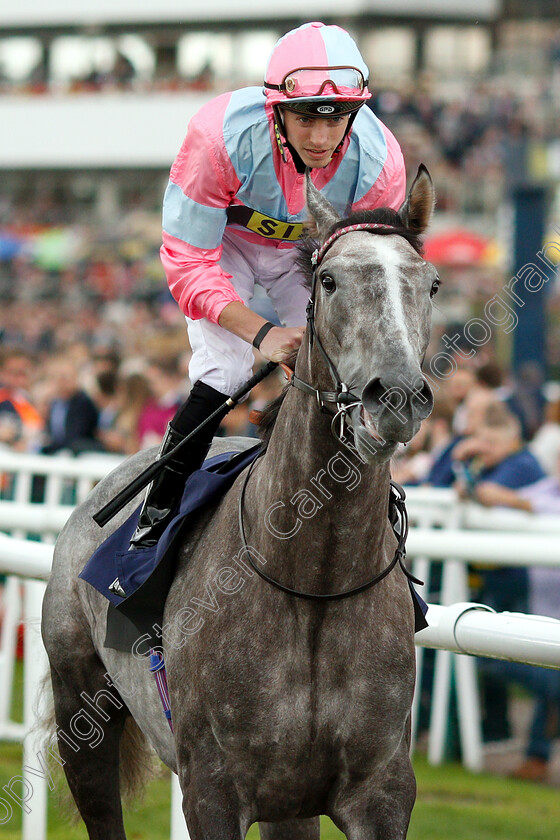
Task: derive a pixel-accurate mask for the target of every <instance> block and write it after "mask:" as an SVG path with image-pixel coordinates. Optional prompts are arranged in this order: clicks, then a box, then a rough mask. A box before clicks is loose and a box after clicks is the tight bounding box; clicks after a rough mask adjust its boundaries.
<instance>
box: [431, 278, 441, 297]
mask: <svg viewBox="0 0 560 840" xmlns="http://www.w3.org/2000/svg"><path fill="white" fill-rule="evenodd" d="M440 282H441V281H440V279H439V277H437V278H436V279H435V280H434V282H433V283H432V288H431V289H430V297H431V298H433V296H434V295H435V294H437V290H438V289H439V286H440Z"/></svg>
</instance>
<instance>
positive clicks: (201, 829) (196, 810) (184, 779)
mask: <svg viewBox="0 0 560 840" xmlns="http://www.w3.org/2000/svg"><path fill="white" fill-rule="evenodd" d="M213 752H214V751H213V750H212V748H209V749H208V750H207V751H206V750H205V755H203V756H202V757H201V760H199V761H198V760H196V758H194V760H193V757H192V756H191V759H190V761H189V759H188V758H187V756H186V754H185V753H184V751H183V750H181V749H180V748H179V747H178V749H177V766H178V770H179V781H180V783H181V790H182V791H183V814H184V815H185V822H186V823H187V828H188V830H189V836H190V838H191V840H218V838H219V840H243V838H244V837H245V834H246V831H247V829H248V827H249V821H248V820H246V819H243V817H242V815H241V812H240V806H239V798H238V796H237V792H236V790H235V786H234V784H233V782H232V781H231V780H230V779H229V778H228V776H227V775H226V774H225V773H223V772H220V771H219V770H218V771H217V772H215V770H216V768H218V767H219V766H220V764H221V762H220V759H219V757H216V759H215V760H213ZM244 826H245V830H244V828H243V827H244Z"/></svg>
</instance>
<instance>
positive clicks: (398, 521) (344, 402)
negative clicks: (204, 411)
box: [238, 222, 422, 602]
mask: <svg viewBox="0 0 560 840" xmlns="http://www.w3.org/2000/svg"><path fill="white" fill-rule="evenodd" d="M380 229H382V230H387V231H392V232H394V233H399V230H398V228H395V227H394V226H393V225H384V224H377V223H373V222H364V223H361V224H355V225H348V226H347V227H343V228H339V229H338V230H336V231H335V232H334V233H333V234H332V235H331V236H329V237H328V239H326V240H325V242H323V244H322V245H321V246H320V247H319V248H317V249H316V250H315V251H314V252H313V254H312V256H311V263H312V265H313V278H312V282H311V294H310V297H309V302H308V304H307V309H306V316H307V325H308V329H309V346H310V347H312V346H313V343H314V342H315V343H316V344H317V347H318V349H319V352H320V353H321V355H322V357H323V359H324V360H325V362H326V364H327V367H328V369H329V372H330V374H331V376H332V378H333V380H334V382H335V388H336V390H334V391H320V390H319V389H317V388H314V387H313V386H312V385H309V384H308V383H307V382H304V381H303V380H302V379H300V378H299V377H298V376H296V375H295V373H294V372H293V371H289V376H288V383H289V385H291V386H293V387H294V388H298V389H299V390H300V391H303V392H304V393H306V394H310V395H312V396H315V398H316V400H317V403H318V405H319V408H320V410H321V411H326V410H327V409H326V405H328V404H329V403H334V405H335V406H336V409H337V411H336V413H335V414H334V416H333V420H332V423H331V430H332V432H333V434H334V436H335V437H336V438H337V439H338V440H340V441H341V442H343V443H345V444H346V441H344V439H343V434H344V427H345V424H346V423H347V415H348V412H349V411H350V409H351V408H353V407H354V406H356V405H359V404H360V403H361V400H360V398H359V397H357V396H356V395H355V394H352V393H351V391H350V389H349V388H348V386H347V385H346V384H345V383H344V382H343V381H342V379H341V378H340V376H339V373H338V370H337V369H336V365H335V364H334V362H333V361H332V359H331V358H330V356H329V355H328V353H327V351H326V350H325V348H324V347H323V344H322V342H321V339H320V337H319V335H318V334H317V330H316V327H315V303H316V296H315V293H316V287H317V271H318V268H319V266H320V264H321V262H322V260H323V257H324V256H325V254H326V252H327V251H328V249H329V248H330V247H331V245H333V244H334V242H336V241H337V239H339V238H340V237H341V236H343V235H344V234H346V233H352V232H353V231H370V232H372V233H373V232H375V231H378V230H380ZM329 413H330V412H329ZM339 418H340V431H339V433H338V434H337V433H336V430H335V425H336V423H337V420H339ZM265 451H266V450H263V451H262V452H261V453H260V454H259V456H258V457H257V458H255V460H254V461H253V462H252V464H251V466H250V467H249V469H248V471H247V475H246V476H245V480H244V482H243V486H242V488H241V493H240V495H239V508H238V518H239V533H240V535H241V542H242V545H243V551H244V554H245V558H246V560H247V562H248V563H249V565H250V566H251V568H252V569H253V571H254V572H256V573H257V575H259V577H261V578H262V579H263V580H264V581H266V582H267V583H269V584H271V585H272V586H274V587H275V588H276V589H279V590H280V591H281V592H284V593H286V594H287V595H292V596H294V597H295V598H302V599H305V600H307V601H320V602H325V601H341V600H343V599H344V598H351V597H352V596H353V595H358V594H359V593H360V592H365V591H366V590H368V589H371V588H372V587H373V586H375V585H376V584H378V583H380V581H382V580H383V579H384V578H385V577H387V575H388V574H389V573H390V572H391V571H392V570H393V569H394V568H395V566H396V565H397V564H398V565H399V566H400V567H401V569H402V571H403V572H404V574H405V575H406V577H407V578H408V579H409V580H410V581H412V582H414V583H417V584H422V581H421V580H418V578H416V577H414V576H413V575H412V574H411V573H410V572H409V571H408V569H407V568H406V566H405V565H404V559H405V557H406V538H407V536H408V514H407V511H406V505H405V498H406V496H405V492H404V490H403V488H402V487H401V486H400V485H399V484H397V483H396V482H395V481H391V482H390V491H389V521H390V522H391V527H392V528H393V533H394V534H395V536H396V538H397V548H396V549H395V553H394V555H393V558H392V560H391V562H390V563H389V564H388V565H387V566H386V567H385V568H384V569H382V571H381V572H379V573H378V574H376V575H375V576H374V577H373V578H370V579H369V580H368V581H366V583H362V584H361V585H359V586H355V587H353V588H351V589H346V590H344V591H343V592H335V593H330V594H326V595H320V594H316V593H313V592H302V591H300V590H298V589H292V588H291V587H289V586H286V585H285V584H283V583H281V582H280V581H278V580H276V579H275V578H273V577H270V575H267V574H266V572H264V571H263V570H262V569H260V568H259V567H258V566H257V564H256V563H255V561H254V560H253V557H252V555H251V548H250V547H249V545H248V543H247V537H246V534H245V526H244V523H243V504H244V501H245V492H246V490H247V485H248V483H249V479H250V477H251V475H252V472H253V469H254V468H255V466H256V464H257V462H258V460H259V458H260V457H261V456H262V455H263V454H264V453H265Z"/></svg>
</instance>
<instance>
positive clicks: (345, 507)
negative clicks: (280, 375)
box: [246, 351, 390, 577]
mask: <svg viewBox="0 0 560 840" xmlns="http://www.w3.org/2000/svg"><path fill="white" fill-rule="evenodd" d="M301 357H302V353H301V351H300V355H299V357H298V367H297V373H298V376H300V377H301V378H302V379H303V380H304V381H306V382H309V383H311V382H312V380H311V374H310V372H309V366H308V364H307V361H306V359H305V357H304V360H303V362H302V360H301ZM312 384H313V387H321V388H322V389H325V390H332V388H333V384H332V382H331V380H330V377H328V375H327V374H326V372H323V374H322V375H321V376H320V377H319V382H317V381H313V383H312ZM331 419H332V418H331V416H330V415H329V414H326V413H322V412H321V411H320V410H319V407H318V405H317V401H316V400H315V399H314V398H313V397H312V396H311V395H309V394H306V393H303V392H302V391H300V390H298V389H296V388H290V389H289V391H288V393H287V395H286V397H285V399H284V403H283V405H282V408H281V410H280V413H279V415H278V418H277V420H276V424H275V427H274V430H273V433H272V436H271V439H270V442H269V445H268V449H267V453H266V455H265V456H264V459H263V461H262V463H261V465H260V466H259V469H258V470H257V471H255V474H254V480H253V479H252V481H251V483H252V484H253V487H252V492H251V493H250V496H248V503H247V506H246V511H247V517H248V519H250V520H253V523H252V525H253V527H252V528H251V531H252V534H253V535H255V536H254V539H256V538H257V537H256V532H255V530H254V522H255V514H256V511H258V514H257V515H258V516H260V517H261V519H260V521H261V522H262V521H263V519H264V523H265V526H266V531H265V532H264V534H263V531H262V530H261V529H259V530H261V534H263V535H264V536H265V538H266V542H267V550H268V552H269V553H270V554H271V555H272V556H275V555H277V554H279V555H281V556H282V568H283V569H286V566H287V565H289V563H290V558H292V560H293V562H295V563H296V564H297V557H298V556H299V557H300V558H301V554H302V552H303V551H305V552H311V553H312V554H313V558H314V562H313V565H314V567H315V568H316V569H317V568H318V567H317V563H318V562H319V560H318V559H317V558H321V557H323V558H324V559H325V562H326V563H327V564H329V565H330V561H331V560H332V559H333V553H335V554H336V557H337V568H338V569H339V570H340V574H341V575H342V577H344V575H345V570H346V572H348V570H350V569H351V570H355V569H356V568H359V567H360V565H361V561H363V562H364V563H365V564H366V566H367V568H368V569H369V570H373V569H375V568H376V567H378V566H379V567H382V566H383V565H384V563H385V561H386V557H385V553H384V551H382V550H381V548H382V546H383V544H384V540H385V536H386V532H387V527H388V518H387V517H388V500H389V477H390V476H389V468H388V465H387V464H383V465H380V466H372V465H367V464H364V463H363V462H362V461H361V460H360V459H359V457H358V455H357V454H355V453H354V452H353V451H352V450H351V449H350V448H348V447H347V446H345V445H344V444H343V443H342V442H340V441H338V440H337V439H336V438H335V437H334V436H333V434H332V432H331ZM267 532H268V533H267ZM288 534H290V535H291V536H290V537H289V541H290V550H289V551H287V540H288V537H287V536H286V535H288ZM269 535H270V536H269ZM282 535H284V536H282ZM292 548H293V549H295V550H292ZM298 576H299V570H298ZM354 577H355V575H354Z"/></svg>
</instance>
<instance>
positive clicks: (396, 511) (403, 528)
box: [239, 450, 422, 602]
mask: <svg viewBox="0 0 560 840" xmlns="http://www.w3.org/2000/svg"><path fill="white" fill-rule="evenodd" d="M265 451H266V450H265ZM262 455H264V451H263V453H261V455H259V456H258V458H255V460H254V461H253V463H252V464H251V466H250V467H249V469H248V471H247V475H246V476H245V480H244V482H243V487H242V488H241V494H240V496H239V532H240V534H241V542H242V545H243V549H244V553H245V559H246V560H247V562H248V563H249V565H250V567H251V568H252V569H253V571H254V572H256V573H257V574H258V575H259V577H261V578H262V579H263V580H264V581H266V582H267V583H270V584H271V586H274V587H275V588H276V589H279V590H280V591H281V592H284V593H286V595H292V596H293V597H294V598H302V599H304V600H306V601H322V602H325V601H342V600H344V599H345V598H351V597H352V596H353V595H359V594H360V592H365V591H366V590H367V589H371V588H372V587H373V586H375V585H376V584H378V583H380V582H381V581H382V580H383V578H385V577H387V575H388V574H389V572H392V571H393V569H394V568H395V566H396V565H397V563H398V564H399V566H400V567H401V569H402V571H403V572H404V574H405V575H406V577H407V578H408V579H409V580H411V581H413V582H414V583H418V584H421V583H422V581H421V580H418V578H416V577H414V575H412V574H411V573H410V572H409V571H408V569H407V568H406V566H405V565H404V562H403V561H404V559H405V557H406V538H407V536H408V514H407V512H406V505H405V498H406V496H405V492H404V490H403V488H402V487H401V486H400V484H397V483H396V482H395V481H391V489H390V495H389V521H390V522H391V527H392V528H393V533H394V534H395V536H396V538H397V540H398V544H397V548H396V549H395V553H394V555H393V559H392V560H391V562H390V563H389V564H388V565H387V566H385V568H384V569H383V570H382V571H381V572H379V573H378V574H376V575H375V576H374V577H372V578H370V580H368V581H366V583H362V584H360V585H359V586H354V587H352V589H345V590H344V591H343V592H333V593H328V594H326V595H319V594H317V593H315V592H302V591H301V590H299V589H292V588H291V587H289V586H286V585H285V584H283V583H281V582H280V581H279V580H276V579H275V578H273V577H270V575H267V574H266V572H263V570H262V569H259V567H258V566H257V564H256V563H255V561H254V560H253V558H252V556H251V549H250V548H249V546H248V544H247V537H246V534H245V526H244V524H243V502H244V500H245V491H246V489H247V484H248V483H249V478H250V477H251V473H252V472H253V468H254V467H255V464H256V463H257V461H258V460H259V458H260V457H262Z"/></svg>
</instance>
